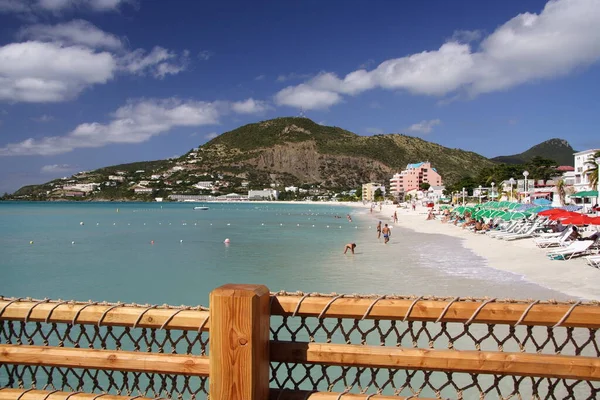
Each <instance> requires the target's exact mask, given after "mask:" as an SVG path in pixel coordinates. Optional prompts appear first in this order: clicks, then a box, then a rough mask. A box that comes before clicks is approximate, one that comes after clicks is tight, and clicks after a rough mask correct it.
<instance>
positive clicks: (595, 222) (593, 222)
mask: <svg viewBox="0 0 600 400" xmlns="http://www.w3.org/2000/svg"><path fill="white" fill-rule="evenodd" d="M588 225H600V217H595V218H590V222H589V223H588Z"/></svg>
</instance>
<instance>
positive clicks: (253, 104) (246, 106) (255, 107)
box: [231, 98, 271, 114]
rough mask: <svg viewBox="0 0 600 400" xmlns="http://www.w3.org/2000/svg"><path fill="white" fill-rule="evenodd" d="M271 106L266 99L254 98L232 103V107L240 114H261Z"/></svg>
mask: <svg viewBox="0 0 600 400" xmlns="http://www.w3.org/2000/svg"><path fill="white" fill-rule="evenodd" d="M270 108H271V107H269V105H268V104H267V103H266V102H265V101H262V100H254V99H253V98H249V99H246V100H244V101H236V102H234V103H231V109H232V110H233V111H234V112H236V113H238V114H261V113H264V112H265V111H267V110H269V109H270Z"/></svg>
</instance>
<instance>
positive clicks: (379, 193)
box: [374, 189, 383, 201]
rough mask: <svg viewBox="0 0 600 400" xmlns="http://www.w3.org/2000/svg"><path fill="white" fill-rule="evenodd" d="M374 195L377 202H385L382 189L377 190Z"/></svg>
mask: <svg viewBox="0 0 600 400" xmlns="http://www.w3.org/2000/svg"><path fill="white" fill-rule="evenodd" d="M374 194H375V201H381V200H383V192H382V191H381V189H377V190H376V191H375V193H374Z"/></svg>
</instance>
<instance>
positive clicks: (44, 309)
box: [0, 300, 210, 331]
mask: <svg viewBox="0 0 600 400" xmlns="http://www.w3.org/2000/svg"><path fill="white" fill-rule="evenodd" d="M8 303H9V302H8V301H7V300H0V310H2V309H4V311H3V313H2V315H1V316H0V319H1V320H12V321H23V320H24V319H25V317H26V316H27V314H28V313H29V311H30V310H31V308H32V307H34V305H35V304H36V303H35V302H32V301H18V302H15V303H12V304H10V305H8ZM7 305H8V306H7ZM84 307H85V308H84ZM111 307H112V306H110V305H93V306H90V305H87V306H86V304H69V303H67V304H61V305H59V306H57V304H56V303H41V304H38V305H35V307H34V308H33V311H31V315H30V316H29V321H33V322H44V321H45V320H46V318H47V317H48V314H50V313H51V315H50V319H49V321H48V322H58V323H71V322H72V321H73V318H74V317H75V315H76V314H77V312H78V311H80V310H81V309H82V308H83V311H81V313H80V314H79V315H78V316H77V323H79V324H96V323H98V321H99V320H100V318H102V316H103V315H104V313H105V311H106V310H109V309H110V308H111ZM147 309H148V308H147V307H131V306H123V307H116V308H113V309H112V310H110V311H108V313H107V314H106V315H105V316H104V319H103V320H102V325H109V326H129V327H131V326H133V324H134V323H135V322H136V321H137V320H138V318H139V316H140V315H142V313H144V314H143V316H142V319H141V320H140V321H139V322H138V324H137V326H138V327H140V328H160V327H161V326H162V324H163V323H164V322H165V321H167V320H168V319H169V318H170V317H171V316H172V315H173V314H175V312H177V311H178V309H164V308H163V309H160V308H159V309H150V310H148V311H146V312H145V310H147ZM208 316H209V313H208V311H200V310H182V311H180V312H178V313H177V314H176V315H175V317H173V319H172V320H171V321H169V323H168V325H167V326H166V327H165V328H166V329H180V330H198V328H199V327H200V326H202V324H203V323H204V321H206V319H207V318H208ZM209 328H210V321H208V322H207V323H206V324H205V325H204V328H203V330H204V331H208V330H209Z"/></svg>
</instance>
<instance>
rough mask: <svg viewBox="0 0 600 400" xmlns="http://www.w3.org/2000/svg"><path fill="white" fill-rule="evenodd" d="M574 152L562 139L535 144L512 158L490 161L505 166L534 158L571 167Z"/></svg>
mask: <svg viewBox="0 0 600 400" xmlns="http://www.w3.org/2000/svg"><path fill="white" fill-rule="evenodd" d="M575 152H576V151H575V150H574V149H573V148H572V147H571V145H570V144H569V142H567V141H566V140H563V139H550V140H546V141H545V142H542V143H540V144H536V145H535V146H533V147H532V148H530V149H529V150H526V151H524V152H523V153H520V154H513V155H512V156H499V157H494V158H492V161H495V162H500V163H506V164H525V163H527V162H528V161H531V160H532V159H533V158H534V157H542V158H547V159H550V160H554V161H556V162H557V163H558V165H570V166H573V164H574V158H573V153H575Z"/></svg>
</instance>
